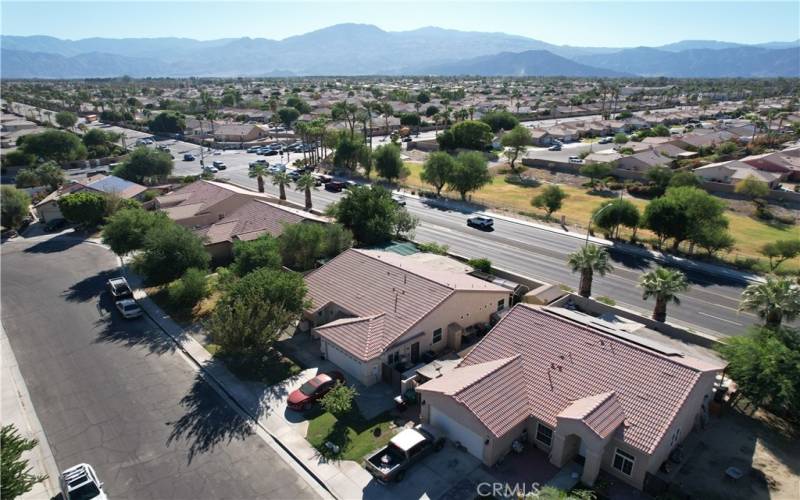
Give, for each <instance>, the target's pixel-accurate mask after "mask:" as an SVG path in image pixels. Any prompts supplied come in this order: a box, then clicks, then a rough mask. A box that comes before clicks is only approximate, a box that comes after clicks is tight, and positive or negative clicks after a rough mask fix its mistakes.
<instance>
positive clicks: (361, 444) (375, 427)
mask: <svg viewBox="0 0 800 500" xmlns="http://www.w3.org/2000/svg"><path fill="white" fill-rule="evenodd" d="M314 411H315V413H313V414H312V415H314V416H313V418H312V419H311V420H310V421H309V423H308V434H307V435H306V439H307V440H308V442H309V443H310V444H311V446H313V447H314V448H316V449H317V451H318V452H319V453H320V455H322V456H324V457H327V458H333V459H337V460H353V461H354V462H361V460H362V459H363V458H364V457H365V456H366V455H367V454H368V453H370V452H372V451H374V450H377V449H378V448H380V447H382V446H385V445H386V443H388V442H389V439H391V438H392V436H393V435H394V433H395V430H394V429H392V418H391V416H390V414H389V413H388V412H387V413H383V414H381V415H379V416H378V417H376V418H374V419H372V420H366V419H364V417H362V416H361V413H360V412H359V411H358V409H357V408H355V407H354V408H353V410H352V411H350V413H348V414H347V415H345V416H343V417H341V418H340V419H337V418H336V417H335V416H333V415H332V414H330V413H328V412H324V411H323V410H321V409H317V410H314ZM328 441H330V442H332V443H334V444H336V445H337V446H339V452H338V453H334V452H333V451H332V450H330V449H328V448H327V447H326V446H325V443H326V442H328Z"/></svg>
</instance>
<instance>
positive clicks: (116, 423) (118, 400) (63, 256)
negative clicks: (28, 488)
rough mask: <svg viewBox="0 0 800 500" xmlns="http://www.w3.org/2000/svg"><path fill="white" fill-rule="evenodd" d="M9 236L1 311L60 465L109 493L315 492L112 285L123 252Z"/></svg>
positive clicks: (66, 240) (277, 495)
mask: <svg viewBox="0 0 800 500" xmlns="http://www.w3.org/2000/svg"><path fill="white" fill-rule="evenodd" d="M37 240H38V241H36V242H32V241H30V240H28V241H25V240H22V239H19V240H14V241H9V242H5V243H3V245H2V250H1V252H2V260H3V266H2V284H3V287H2V321H3V325H4V328H5V330H6V332H7V333H8V337H9V339H10V342H11V346H12V349H13V350H14V353H15V355H16V358H17V361H18V362H19V365H20V369H21V371H22V375H23V377H24V379H25V381H26V383H27V386H28V389H29V391H30V394H31V397H32V401H33V405H34V407H35V410H36V412H37V414H38V416H39V419H40V421H41V422H42V425H43V427H44V430H45V434H46V435H47V439H48V441H49V443H50V446H51V448H52V450H53V454H54V456H55V460H56V463H57V464H58V467H59V469H61V470H63V469H65V468H67V467H69V466H71V465H74V464H76V463H79V462H88V463H91V464H92V465H93V466H94V467H95V469H96V470H97V472H98V475H99V477H100V480H101V481H104V482H105V488H106V491H107V494H108V496H109V498H136V499H144V498H154V499H165V498H185V499H198V498H234V499H245V498H247V499H249V498H274V499H297V498H316V497H317V495H316V494H315V492H314V490H312V489H311V488H310V486H309V485H308V484H307V483H306V482H305V480H304V479H303V478H301V476H299V475H298V474H297V473H295V472H294V471H293V469H291V468H290V467H289V466H288V465H287V464H286V463H285V462H284V461H283V459H282V458H281V457H280V456H279V455H278V454H277V453H276V452H275V451H274V450H273V449H272V448H270V447H269V446H268V445H267V444H266V443H265V442H264V441H263V440H262V439H261V438H260V437H259V436H258V435H257V434H255V433H254V432H253V431H252V429H251V427H250V425H249V422H248V421H247V420H246V419H245V418H243V417H242V416H240V414H239V413H237V412H236V411H234V410H233V409H232V408H231V407H229V406H228V405H227V404H226V403H225V402H224V400H223V399H221V398H220V396H219V395H218V394H217V392H215V390H214V389H213V388H212V387H211V386H210V385H208V384H207V383H206V382H205V381H204V380H203V379H202V378H201V377H199V376H198V375H197V373H196V372H195V370H194V369H193V368H192V366H191V365H190V364H189V362H188V360H187V359H186V358H185V357H184V355H183V354H181V353H180V352H179V351H176V350H175V347H174V344H173V343H172V341H171V340H168V339H167V338H166V337H165V336H163V335H162V334H161V332H160V331H159V330H158V329H157V328H156V326H155V325H154V324H153V323H152V322H151V321H150V320H149V319H145V318H141V319H137V320H130V321H126V320H123V319H122V318H121V317H120V316H119V314H118V313H117V312H116V311H115V310H112V308H113V303H112V301H111V299H110V297H109V296H108V294H107V292H105V291H104V283H105V281H106V279H107V278H108V277H109V276H111V275H113V274H115V273H114V269H115V268H116V258H115V257H114V256H113V254H111V252H110V251H108V250H106V249H104V248H103V247H101V246H99V245H95V244H92V243H88V242H83V241H82V240H81V239H79V238H75V237H73V236H70V235H69V233H65V234H63V235H60V236H57V237H55V238H53V239H50V240H47V241H42V240H40V239H37Z"/></svg>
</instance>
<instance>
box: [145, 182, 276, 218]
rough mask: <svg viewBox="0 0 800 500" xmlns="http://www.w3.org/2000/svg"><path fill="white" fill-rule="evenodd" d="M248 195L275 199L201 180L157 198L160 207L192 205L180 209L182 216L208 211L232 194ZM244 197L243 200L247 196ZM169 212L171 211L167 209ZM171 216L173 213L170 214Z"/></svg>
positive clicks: (228, 185) (231, 186)
mask: <svg viewBox="0 0 800 500" xmlns="http://www.w3.org/2000/svg"><path fill="white" fill-rule="evenodd" d="M237 195H246V197H247V198H253V199H263V200H267V201H268V200H270V199H273V198H271V197H269V196H268V195H266V194H262V193H256V192H254V191H250V190H248V189H244V188H240V187H238V186H234V185H231V184H225V183H223V182H214V181H205V180H199V181H195V182H192V183H191V184H187V185H186V186H183V187H181V188H178V189H176V190H175V191H173V192H171V193H169V194H166V195H164V196H158V197H157V198H156V200H157V203H158V206H159V208H165V209H166V208H169V207H176V206H181V207H185V206H191V207H193V209H192V210H191V211H190V210H189V209H184V210H178V211H176V213H180V214H181V216H183V217H184V218H185V217H189V216H192V215H196V214H200V213H203V212H207V211H208V210H209V209H210V208H211V207H213V206H214V205H216V204H218V203H220V202H221V201H223V200H226V199H228V198H230V197H231V196H237ZM246 197H242V199H243V201H246V200H247V198H246ZM167 212H168V213H169V211H168V210H167ZM190 212H191V213H190ZM170 217H171V218H174V217H172V215H170Z"/></svg>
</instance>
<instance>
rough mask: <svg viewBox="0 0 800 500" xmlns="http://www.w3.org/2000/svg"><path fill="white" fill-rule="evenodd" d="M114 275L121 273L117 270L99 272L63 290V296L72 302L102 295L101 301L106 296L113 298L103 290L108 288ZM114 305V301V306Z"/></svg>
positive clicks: (84, 300)
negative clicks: (107, 284) (107, 285)
mask: <svg viewBox="0 0 800 500" xmlns="http://www.w3.org/2000/svg"><path fill="white" fill-rule="evenodd" d="M114 276H119V273H118V272H116V271H102V272H99V273H97V274H95V275H94V276H90V277H88V278H85V279H82V280H81V281H79V282H77V283H75V284H74V285H72V286H70V287H69V288H68V289H67V290H65V291H64V292H62V296H63V297H64V298H65V299H66V300H68V301H70V302H86V301H88V300H92V299H94V298H96V297H101V301H102V299H106V298H107V299H108V300H111V298H110V297H109V296H108V294H107V293H103V292H104V291H105V290H106V282H107V281H108V280H109V279H110V278H112V277H114ZM113 305H114V304H113V301H112V303H111V306H112V308H113Z"/></svg>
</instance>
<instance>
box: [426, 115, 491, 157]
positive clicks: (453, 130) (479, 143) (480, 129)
mask: <svg viewBox="0 0 800 500" xmlns="http://www.w3.org/2000/svg"><path fill="white" fill-rule="evenodd" d="M436 140H437V141H438V142H439V147H441V148H442V149H445V150H452V149H456V148H464V149H474V150H478V151H484V150H486V148H487V147H488V146H489V145H490V144H491V143H492V129H491V128H489V125H486V124H485V123H483V122H479V121H475V120H465V121H463V122H459V123H456V124H455V125H453V126H452V127H450V128H449V129H447V130H446V131H445V132H442V133H441V134H439V135H438V136H437V137H436Z"/></svg>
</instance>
